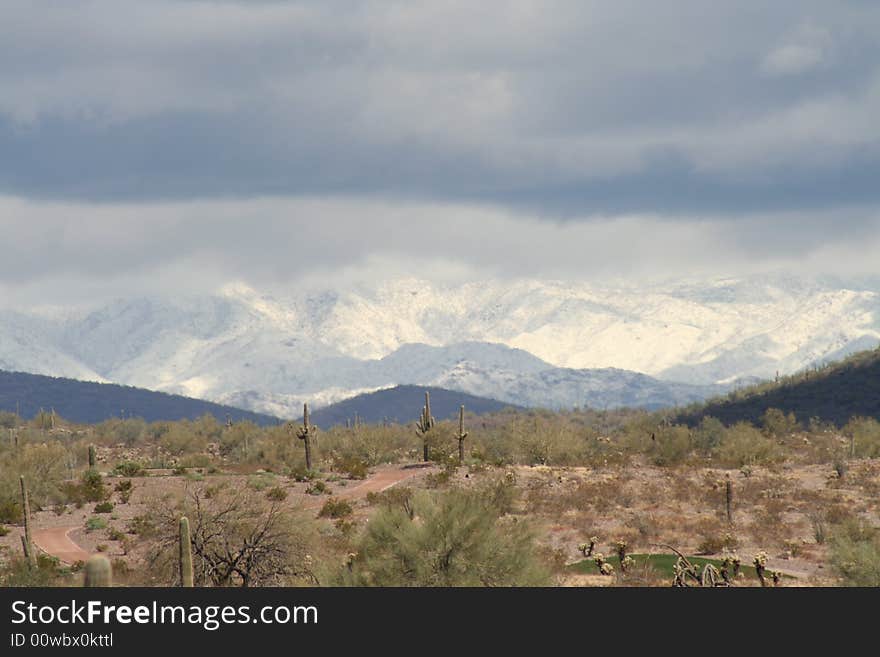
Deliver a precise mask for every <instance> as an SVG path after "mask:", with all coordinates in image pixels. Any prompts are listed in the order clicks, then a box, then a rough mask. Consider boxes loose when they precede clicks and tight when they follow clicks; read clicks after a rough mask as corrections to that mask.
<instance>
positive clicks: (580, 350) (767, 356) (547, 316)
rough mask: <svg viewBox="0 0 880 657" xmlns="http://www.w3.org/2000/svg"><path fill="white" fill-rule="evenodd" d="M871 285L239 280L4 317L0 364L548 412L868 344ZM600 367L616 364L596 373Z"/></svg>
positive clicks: (247, 397)
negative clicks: (206, 290) (271, 288)
mask: <svg viewBox="0 0 880 657" xmlns="http://www.w3.org/2000/svg"><path fill="white" fill-rule="evenodd" d="M877 290H880V285H878V283H877V281H862V282H859V281H856V282H842V281H836V280H825V279H793V278H790V277H783V276H754V277H748V278H742V279H716V280H699V281H672V282H665V283H662V284H661V283H656V284H650V285H632V284H628V285H625V284H615V283H603V284H598V283H594V284H588V283H562V282H547V281H535V280H515V281H509V280H495V281H482V282H480V283H468V284H463V285H441V284H435V283H429V282H426V281H421V280H416V279H400V280H394V281H389V282H385V283H381V284H367V283H363V284H359V285H356V286H352V287H348V288H345V289H327V290H318V291H311V292H304V293H301V294H300V293H298V294H295V295H285V294H276V295H274V296H273V295H268V294H265V293H261V292H260V291H257V290H254V289H252V288H250V287H247V286H245V285H242V284H234V285H227V286H225V287H223V288H221V289H220V290H218V291H217V292H216V293H215V294H213V295H205V296H199V297H187V298H183V297H181V298H176V297H169V298H151V299H128V300H122V301H117V302H114V303H110V304H106V305H103V306H100V307H95V308H90V309H86V310H77V309H66V310H64V311H63V312H59V313H55V314H52V313H49V312H38V311H36V310H30V311H28V310H21V309H18V310H17V311H16V312H14V313H13V312H10V311H0V364H2V366H3V367H5V368H6V369H15V370H20V371H32V372H35V373H42V374H53V375H64V376H70V377H75V378H81V379H87V380H96V381H113V382H117V383H124V384H127V385H134V386H138V387H143V388H149V389H155V390H162V391H165V392H170V393H177V394H183V395H187V396H195V397H202V398H205V399H211V400H214V401H217V402H221V403H227V404H233V405H246V406H247V407H248V408H251V409H254V410H259V411H263V412H267V413H269V414H273V415H279V416H284V417H290V416H294V415H296V414H298V412H299V410H298V408H301V404H302V403H303V402H304V401H308V402H310V403H312V404H314V405H315V406H316V407H317V406H322V405H327V404H330V403H333V402H336V401H340V400H342V399H345V398H347V397H351V396H353V395H357V394H360V393H363V392H369V391H373V390H377V389H381V388H388V387H392V386H395V385H402V384H418V385H436V386H440V387H450V388H457V389H460V390H466V391H468V392H472V393H474V394H478V395H480V396H486V397H493V398H498V399H503V400H507V401H511V402H516V403H522V404H529V405H541V406H550V407H565V406H571V405H575V404H576V405H581V406H583V405H591V406H595V407H602V406H606V405H609V406H613V405H649V406H656V405H665V404H668V403H687V402H689V401H692V400H693V399H700V398H705V397H706V396H708V395H714V394H717V393H718V392H719V390H720V389H719V388H718V387H717V386H719V385H730V384H731V383H733V382H734V381H736V380H742V379H749V378H752V379H754V378H760V379H768V378H773V377H774V376H775V374H776V372H777V371H779V372H780V373H781V374H783V375H786V374H790V373H793V372H796V371H798V370H801V369H803V368H805V367H808V366H810V365H812V364H814V363H816V362H822V361H825V360H828V359H831V358H836V357H839V356H841V355H846V354H847V353H851V352H852V351H854V350H857V349H863V348H870V347H873V346H875V345H877V344H878V343H880V294H878V292H877ZM514 350H515V351H514ZM609 368H613V369H614V371H615V374H614V376H611V375H610V374H608V373H607V372H606V373H604V374H602V373H601V372H602V371H605V370H608V369H609ZM597 370H598V371H599V372H597ZM625 372H631V373H638V374H641V375H647V376H650V377H652V378H653V379H654V381H646V380H643V379H639V378H636V377H633V376H631V375H629V374H625ZM657 380H659V381H661V382H663V383H662V385H661V383H659V382H657ZM682 383H684V384H688V385H689V386H691V387H687V386H685V387H682V386H680V385H679V384H682ZM664 386H665V387H664ZM696 386H699V387H696ZM612 391H613V393H612Z"/></svg>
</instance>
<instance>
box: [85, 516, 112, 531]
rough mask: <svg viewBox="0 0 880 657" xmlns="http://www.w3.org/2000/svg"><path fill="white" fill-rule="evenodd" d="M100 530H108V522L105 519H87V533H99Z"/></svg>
mask: <svg viewBox="0 0 880 657" xmlns="http://www.w3.org/2000/svg"><path fill="white" fill-rule="evenodd" d="M99 529H107V521H106V520H104V518H98V517H97V516H92V517H91V518H87V519H86V531H90V532H93V531H97V530H99Z"/></svg>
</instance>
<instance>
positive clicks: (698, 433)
mask: <svg viewBox="0 0 880 657" xmlns="http://www.w3.org/2000/svg"><path fill="white" fill-rule="evenodd" d="M723 437H724V424H723V423H722V422H721V420H719V419H717V418H714V417H711V416H708V415H707V416H706V417H704V418H703V419H702V420H700V424H699V425H698V426H697V428H696V429H694V431H693V434H692V436H691V441H692V442H693V446H694V448H695V449H697V450H699V451H701V452H703V453H709V452H711V451H712V450H714V449H715V448H716V447H718V445H720V444H721V439H722V438H723Z"/></svg>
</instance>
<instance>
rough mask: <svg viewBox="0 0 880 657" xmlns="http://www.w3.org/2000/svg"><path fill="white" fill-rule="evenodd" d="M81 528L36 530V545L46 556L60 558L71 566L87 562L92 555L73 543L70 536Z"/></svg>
mask: <svg viewBox="0 0 880 657" xmlns="http://www.w3.org/2000/svg"><path fill="white" fill-rule="evenodd" d="M74 529H79V527H53V528H52V529H35V530H34V535H33V540H34V545H36V546H37V547H38V548H40V549H41V550H42V551H43V552H45V553H46V554H49V555H51V556H53V557H58V559H60V560H61V561H63V562H64V563H66V564H68V565H70V564H74V563H76V562H77V561H85V560H86V559H88V558H89V557H90V556H91V555H90V554H89V553H88V552H86V551H85V550H83V549H82V548H81V547H80V546H79V545H77V544H76V543H74V542H73V540H72V539H71V538H70V536H69V534H70V532H72V531H73V530H74Z"/></svg>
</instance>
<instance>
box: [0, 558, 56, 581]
mask: <svg viewBox="0 0 880 657" xmlns="http://www.w3.org/2000/svg"><path fill="white" fill-rule="evenodd" d="M68 577H69V571H67V570H66V569H64V568H62V567H61V563H60V562H59V561H58V559H56V558H55V557H50V556H47V555H45V554H42V553H41V554H38V555H37V567H36V568H31V567H30V564H29V563H28V562H27V560H26V559H24V558H22V557H15V558H14V559H12V560H11V561H10V562H9V563H6V564H5V565H3V566H2V567H0V586H4V587H5V586H8V587H30V588H46V587H50V586H62V585H64V584H68V585H69V581H67V580H68Z"/></svg>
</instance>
